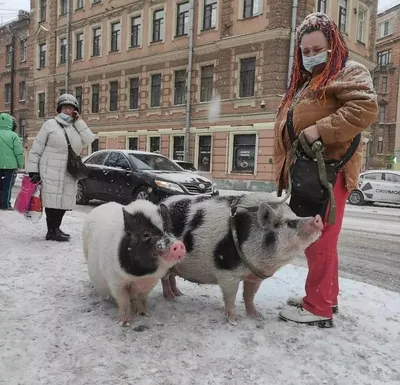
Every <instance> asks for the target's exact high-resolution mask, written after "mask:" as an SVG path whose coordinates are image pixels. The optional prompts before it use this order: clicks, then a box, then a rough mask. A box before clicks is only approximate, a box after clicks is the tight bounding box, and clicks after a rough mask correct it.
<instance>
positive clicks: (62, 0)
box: [60, 0, 68, 16]
mask: <svg viewBox="0 0 400 385" xmlns="http://www.w3.org/2000/svg"><path fill="white" fill-rule="evenodd" d="M67 6H68V0H60V16H63V15H66V14H67Z"/></svg>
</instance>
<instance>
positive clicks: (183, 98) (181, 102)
mask: <svg viewBox="0 0 400 385" xmlns="http://www.w3.org/2000/svg"><path fill="white" fill-rule="evenodd" d="M183 72H184V73H185V74H184V76H183V77H182V79H184V80H181V81H180V82H179V84H180V87H181V88H182V89H183V96H181V95H180V97H181V100H178V99H177V97H178V95H179V93H177V81H176V80H177V76H176V75H177V73H183ZM182 84H183V87H182ZM172 86H173V103H172V104H173V105H174V106H183V105H185V104H186V87H187V69H186V67H185V68H176V69H174V73H173V84H172ZM179 90H180V89H179Z"/></svg>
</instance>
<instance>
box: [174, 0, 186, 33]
mask: <svg viewBox="0 0 400 385" xmlns="http://www.w3.org/2000/svg"><path fill="white" fill-rule="evenodd" d="M177 8H178V9H177V17H176V36H183V35H187V34H188V33H189V2H188V1H186V2H184V3H181V4H178V5H177Z"/></svg>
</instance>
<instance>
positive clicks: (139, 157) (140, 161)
mask: <svg viewBox="0 0 400 385" xmlns="http://www.w3.org/2000/svg"><path fill="white" fill-rule="evenodd" d="M129 156H130V158H131V159H132V161H133V164H134V165H135V167H136V168H137V169H138V170H156V171H182V168H181V167H179V166H178V165H177V164H176V163H174V162H172V161H171V160H169V159H168V158H164V157H163V156H159V155H152V154H129Z"/></svg>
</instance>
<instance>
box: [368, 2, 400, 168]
mask: <svg viewBox="0 0 400 385" xmlns="http://www.w3.org/2000/svg"><path fill="white" fill-rule="evenodd" d="M376 55H377V67H376V69H375V71H374V87H375V90H376V92H377V93H378V102H379V120H378V122H377V123H375V124H374V125H373V126H372V131H371V132H372V135H371V141H370V143H369V158H370V161H369V168H371V169H392V168H396V169H400V164H399V163H400V121H399V119H398V117H400V99H399V96H400V95H399V81H400V78H399V75H400V71H399V66H400V4H399V5H396V6H395V7H392V8H389V9H387V10H385V11H384V12H381V13H379V14H378V34H377V41H376ZM396 157H397V159H398V162H397V163H396Z"/></svg>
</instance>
